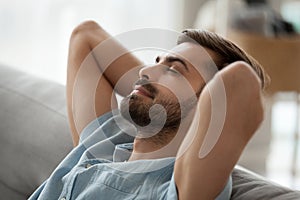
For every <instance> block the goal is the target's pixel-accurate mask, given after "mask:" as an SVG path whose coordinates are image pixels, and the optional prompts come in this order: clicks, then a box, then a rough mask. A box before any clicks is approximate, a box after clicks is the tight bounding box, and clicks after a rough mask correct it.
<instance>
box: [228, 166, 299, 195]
mask: <svg viewBox="0 0 300 200" xmlns="http://www.w3.org/2000/svg"><path fill="white" fill-rule="evenodd" d="M232 181H233V183H232V184H233V186H232V195H231V198H232V199H235V200H261V199H264V200H298V199H300V192H299V191H294V190H291V189H289V188H286V187H283V186H280V185H278V184H276V183H273V182H271V181H269V180H267V179H265V178H263V177H261V176H259V175H257V174H255V173H253V172H251V171H249V170H246V169H245V168H243V167H240V166H237V167H235V169H234V171H233V173H232Z"/></svg>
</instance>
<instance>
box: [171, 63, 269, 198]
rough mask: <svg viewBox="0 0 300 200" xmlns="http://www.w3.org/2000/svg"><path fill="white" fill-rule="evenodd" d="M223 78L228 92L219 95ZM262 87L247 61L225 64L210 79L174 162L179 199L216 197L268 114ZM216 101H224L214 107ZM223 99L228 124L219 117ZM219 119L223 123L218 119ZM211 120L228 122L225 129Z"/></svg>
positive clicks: (225, 119)
mask: <svg viewBox="0 0 300 200" xmlns="http://www.w3.org/2000/svg"><path fill="white" fill-rule="evenodd" d="M220 78H221V79H220ZM220 80H222V81H223V83H224V87H225V92H226V95H225V96H224V98H222V96H221V97H220V96H218V94H220V93H222V89H221V88H222V87H220V83H221V82H220ZM260 88H261V87H260V81H259V79H258V77H257V76H256V74H255V73H254V71H253V70H252V69H251V68H250V66H247V65H246V64H245V63H242V62H236V63H233V64H231V66H228V67H226V68H225V69H224V70H222V71H220V72H219V73H218V74H217V75H216V77H215V78H214V79H212V81H211V82H209V83H208V85H207V86H206V88H205V89H204V90H203V92H202V94H201V96H200V98H199V102H198V105H197V106H198V107H197V111H196V114H195V118H194V121H193V123H192V125H191V127H190V129H189V132H188V133H187V135H186V137H185V139H184V141H183V143H182V145H181V147H180V149H179V152H178V156H177V160H176V162H175V169H174V176H175V182H176V185H177V189H178V196H179V199H215V198H216V197H217V196H218V194H219V193H220V192H221V191H222V189H223V188H224V186H225V184H226V182H227V180H228V177H229V176H230V173H231V171H232V169H233V167H234V166H235V164H236V162H237V161H238V159H239V157H240V155H241V153H242V151H243V149H244V147H245V146H246V144H247V142H248V141H249V140H250V138H251V136H252V135H253V134H254V132H255V131H256V129H257V128H258V126H259V125H260V123H261V121H262V120H263V108H262V103H261V91H260ZM216 94H217V95H216ZM215 97H219V98H218V99H213V98H215ZM220 99H221V100H222V99H223V100H225V101H224V102H223V101H220ZM215 100H216V101H215ZM213 102H217V103H219V104H217V106H216V107H215V108H213V107H212V105H214V103H213ZM222 103H224V104H223V105H225V106H226V107H225V108H226V109H225V110H226V112H225V113H224V114H225V115H224V121H223V122H224V124H223V123H222V120H220V119H222V117H219V116H221V115H222V113H221V112H222V110H223V109H222V108H224V107H223V106H222V105H221V104H222ZM214 106H215V105H214ZM220 113H221V115H220ZM216 116H217V117H216ZM218 117H219V118H218ZM216 119H217V121H218V122H217V123H218V124H213V123H212V122H214V120H216ZM210 123H212V124H211V125H212V126H214V127H217V126H218V125H220V124H221V125H222V124H223V126H222V127H221V128H222V129H220V134H218V133H216V131H217V132H218V130H217V129H215V128H212V129H210V128H209V126H210ZM211 130H212V131H211ZM212 135H213V137H210V136H212ZM210 147H212V148H210ZM200 149H201V150H200Z"/></svg>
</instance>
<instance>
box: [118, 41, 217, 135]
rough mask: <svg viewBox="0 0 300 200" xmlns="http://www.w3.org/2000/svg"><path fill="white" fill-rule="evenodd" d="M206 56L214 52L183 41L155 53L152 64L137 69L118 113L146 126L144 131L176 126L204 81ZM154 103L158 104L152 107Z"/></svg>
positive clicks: (191, 104) (174, 128)
mask: <svg viewBox="0 0 300 200" xmlns="http://www.w3.org/2000/svg"><path fill="white" fill-rule="evenodd" d="M208 53H209V54H208ZM210 56H214V54H213V52H212V51H208V50H205V49H204V48H203V47H201V46H200V45H197V44H193V43H187V42H186V43H182V44H179V45H177V46H176V47H175V48H173V49H172V50H171V51H170V53H166V54H163V55H160V56H158V57H157V58H156V64H154V65H151V66H147V67H144V68H142V69H141V70H140V73H139V76H140V79H139V80H138V81H137V82H136V84H135V86H134V89H133V91H132V92H131V94H130V95H128V96H127V97H125V98H124V99H123V100H122V102H121V114H122V115H123V116H124V117H125V118H126V119H127V120H129V121H130V122H133V123H135V124H136V125H138V126H139V127H147V130H146V131H147V132H151V130H149V129H153V130H157V129H155V128H157V127H158V128H163V129H168V130H176V129H177V128H178V127H179V125H180V122H181V120H182V119H184V118H185V117H186V116H187V115H188V114H189V112H190V111H191V110H192V109H193V108H194V106H195V105H196V102H197V99H198V96H199V94H200V92H201V90H202V88H203V87H204V85H205V81H204V78H203V77H205V76H206V75H205V74H203V73H206V72H207V71H208V70H209V69H208V67H209V66H211V65H209V63H211V62H212V60H211V58H210ZM156 104H158V105H160V107H156V109H155V106H154V105H156ZM161 106H162V107H163V108H162V107H161ZM151 109H152V110H151ZM162 109H164V110H165V112H163V111H162ZM149 114H150V116H149ZM149 125H150V126H149Z"/></svg>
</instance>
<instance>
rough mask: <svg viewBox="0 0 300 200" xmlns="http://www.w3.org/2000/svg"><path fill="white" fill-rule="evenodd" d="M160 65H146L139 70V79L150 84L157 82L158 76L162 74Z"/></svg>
mask: <svg viewBox="0 0 300 200" xmlns="http://www.w3.org/2000/svg"><path fill="white" fill-rule="evenodd" d="M161 68H162V65H161V64H160V65H159V64H155V65H148V66H145V67H143V68H142V69H140V71H139V76H140V78H144V79H147V80H148V81H150V82H156V81H158V79H159V77H160V75H161V74H162V71H161V70H162V69H161Z"/></svg>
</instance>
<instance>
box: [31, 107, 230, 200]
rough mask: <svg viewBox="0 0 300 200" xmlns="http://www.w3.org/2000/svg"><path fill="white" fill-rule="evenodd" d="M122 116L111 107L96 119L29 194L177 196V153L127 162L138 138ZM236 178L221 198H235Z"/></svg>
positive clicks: (111, 199) (121, 198)
mask: <svg viewBox="0 0 300 200" xmlns="http://www.w3.org/2000/svg"><path fill="white" fill-rule="evenodd" d="M116 121H118V123H116ZM120 121H121V122H122V117H120V116H119V115H115V116H114V115H113V114H112V112H109V113H106V114H104V115H102V116H101V117H99V118H98V119H96V120H94V121H93V122H91V123H90V124H89V125H88V126H87V127H86V128H85V129H84V130H83V132H82V134H81V138H80V144H79V145H78V146H77V147H76V148H74V149H73V150H72V151H71V152H70V153H69V155H68V156H67V157H66V158H65V159H64V160H63V161H62V162H61V163H60V164H59V165H58V167H57V168H56V169H55V170H54V172H53V173H52V174H51V176H50V177H49V178H48V179H47V180H46V181H45V182H44V183H43V184H42V185H41V186H40V187H39V188H38V189H37V190H36V191H35V192H34V193H33V194H32V195H31V197H30V198H29V199H30V200H33V199H43V200H44V199H45V200H48V199H49V200H52V199H61V200H66V199H68V200H69V199H86V200H89V199H90V200H94V199H103V200H115V199H116V200H126V199H128V200H129V199H147V200H148V199H151V200H152V199H153V200H156V199H158V200H166V199H167V200H176V199H178V198H177V190H176V185H175V181H174V176H173V169H174V162H175V158H174V157H169V158H162V159H151V160H136V161H130V162H126V160H127V159H128V158H129V157H130V155H131V150H132V142H133V139H134V138H133V137H132V136H129V135H128V134H126V133H124V130H123V129H122V130H121V129H120V128H119V123H120ZM231 184H232V181H231V177H230V178H229V180H228V182H227V185H226V186H225V188H224V189H223V191H222V192H221V193H220V195H219V196H218V197H217V199H218V200H226V199H230V195H231V189H232V185H231Z"/></svg>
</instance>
